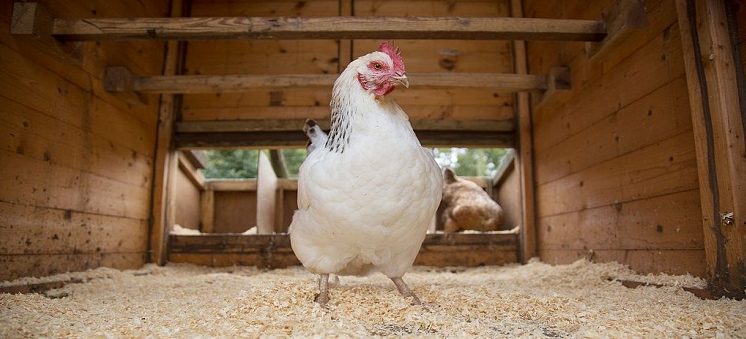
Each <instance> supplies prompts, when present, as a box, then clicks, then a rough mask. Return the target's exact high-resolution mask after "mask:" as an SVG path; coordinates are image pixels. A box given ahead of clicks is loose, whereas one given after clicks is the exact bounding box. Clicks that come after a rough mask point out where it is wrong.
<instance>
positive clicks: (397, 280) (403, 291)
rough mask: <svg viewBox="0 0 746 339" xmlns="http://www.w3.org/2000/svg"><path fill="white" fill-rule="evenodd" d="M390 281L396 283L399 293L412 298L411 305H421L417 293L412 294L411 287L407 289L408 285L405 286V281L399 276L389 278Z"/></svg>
mask: <svg viewBox="0 0 746 339" xmlns="http://www.w3.org/2000/svg"><path fill="white" fill-rule="evenodd" d="M391 281H393V282H394V285H396V289H397V290H399V293H401V295H403V296H404V297H405V298H410V297H411V298H412V305H422V302H421V301H420V298H417V295H416V294H414V292H412V290H411V289H409V286H407V283H405V282H404V280H402V278H401V277H399V278H391Z"/></svg>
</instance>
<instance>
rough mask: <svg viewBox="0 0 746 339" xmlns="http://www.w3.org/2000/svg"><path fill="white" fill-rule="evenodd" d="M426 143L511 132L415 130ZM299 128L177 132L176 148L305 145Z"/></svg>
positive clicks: (504, 136)
mask: <svg viewBox="0 0 746 339" xmlns="http://www.w3.org/2000/svg"><path fill="white" fill-rule="evenodd" d="M415 133H416V134H417V137H418V138H419V140H420V143H422V145H423V146H426V147H513V146H514V134H513V133H512V132H493V131H467V132H460V131H415ZM307 142H308V138H307V137H306V135H305V134H303V132H302V131H300V130H298V131H284V132H218V133H177V134H176V136H175V143H176V147H177V148H235V147H245V148H258V149H261V148H278V147H280V148H281V147H294V148H300V147H305V146H306V144H307Z"/></svg>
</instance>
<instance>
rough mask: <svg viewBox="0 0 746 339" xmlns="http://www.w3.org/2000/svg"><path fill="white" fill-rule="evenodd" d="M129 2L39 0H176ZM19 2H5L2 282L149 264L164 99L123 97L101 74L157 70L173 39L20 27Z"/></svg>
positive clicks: (1, 35) (0, 112)
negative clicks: (81, 38)
mask: <svg viewBox="0 0 746 339" xmlns="http://www.w3.org/2000/svg"><path fill="white" fill-rule="evenodd" d="M126 3H127V2H126V1H98V0H95V1H88V2H59V1H40V2H39V4H40V5H43V6H44V7H46V8H47V9H48V13H53V14H56V15H62V16H67V17H70V16H72V17H76V16H77V17H81V16H90V15H92V12H94V13H97V14H98V15H103V16H108V15H114V13H120V15H133V16H138V15H140V16H162V15H164V12H165V11H166V10H167V4H166V2H165V1H149V2H147V3H137V4H132V3H129V4H126ZM12 7H13V2H12V1H5V2H1V3H0V54H1V55H2V57H0V93H2V94H0V130H1V131H2V133H0V135H1V136H0V145H2V146H0V149H1V151H0V158H1V159H0V162H2V164H3V166H2V168H3V173H0V176H2V179H0V180H2V181H3V183H2V186H3V187H4V188H5V189H4V190H3V192H5V193H4V194H3V196H2V197H1V198H0V209H2V212H0V215H2V217H0V232H2V233H3V235H0V249H2V252H1V254H0V267H3V269H2V270H0V271H1V272H0V280H5V279H14V278H18V277H21V276H28V275H34V276H40V275H47V274H54V273H60V272H66V271H72V270H85V269H89V268H95V267H98V266H101V265H107V266H110V267H116V268H134V267H137V266H139V265H142V264H143V263H144V262H145V261H146V252H147V249H148V244H147V238H148V236H147V233H148V221H147V219H148V217H149V213H150V212H149V193H148V192H149V190H150V185H151V183H152V170H153V142H154V135H155V133H154V131H155V130H154V126H155V124H156V121H155V120H156V119H155V111H156V109H157V102H154V101H153V100H152V97H149V96H144V100H143V101H141V102H138V103H132V102H129V101H126V100H123V99H122V98H120V97H118V96H115V95H112V94H110V93H108V92H106V91H105V90H104V88H103V83H102V81H101V79H102V76H103V70H104V68H105V66H106V65H107V64H117V65H122V66H127V67H128V68H129V69H133V70H135V71H136V72H138V73H146V74H152V73H154V72H158V71H159V70H160V67H161V56H162V54H161V53H162V44H160V43H157V42H126V43H115V44H104V45H97V44H82V45H81V44H64V45H63V44H60V43H58V42H56V41H54V40H53V39H52V40H50V39H47V38H45V37H44V36H39V35H38V33H39V31H37V32H36V34H37V36H17V35H12V34H10V29H11V15H13V10H12ZM37 19H38V16H37ZM31 33H32V35H33V34H34V32H31ZM146 50H147V51H148V53H143V51H146Z"/></svg>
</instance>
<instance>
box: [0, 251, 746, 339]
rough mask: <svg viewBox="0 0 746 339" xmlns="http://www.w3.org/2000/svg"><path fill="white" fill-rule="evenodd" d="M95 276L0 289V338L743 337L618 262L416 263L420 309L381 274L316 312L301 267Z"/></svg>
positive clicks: (411, 278) (722, 310) (700, 303)
mask: <svg viewBox="0 0 746 339" xmlns="http://www.w3.org/2000/svg"><path fill="white" fill-rule="evenodd" d="M99 270H103V271H106V272H107V274H104V275H100V276H97V277H96V278H95V279H91V280H89V281H88V282H87V283H81V284H69V285H67V286H65V287H64V288H62V289H60V290H61V291H62V292H65V293H66V295H67V297H64V298H61V299H49V298H45V297H44V296H43V295H39V294H24V295H20V294H18V295H10V294H0V337H4V338H5V337H9V338H14V337H37V336H51V337H59V336H75V337H92V336H107V337H111V336H114V337H145V336H152V337H216V336H219V337H237V336H241V337H254V336H257V335H263V336H297V337H307V336H312V335H316V336H335V337H336V336H352V337H369V336H404V337H414V336H429V337H464V336H469V337H471V336H480V337H646V338H650V337H742V338H746V301H735V300H728V299H722V300H717V301H713V300H700V299H698V298H696V297H695V296H693V295H692V294H690V293H688V292H684V291H683V290H682V289H681V288H680V287H677V286H665V287H662V288H655V287H640V288H637V289H628V288H625V287H623V286H622V285H621V284H620V283H619V282H616V281H608V280H607V278H609V277H616V276H617V275H624V276H625V279H633V280H638V281H639V280H641V279H642V278H645V279H651V280H654V281H651V282H655V283H658V284H663V285H678V286H683V285H686V284H690V283H692V282H696V283H697V284H699V283H701V281H697V279H696V278H693V277H677V276H644V277H643V276H638V275H634V273H632V272H631V271H629V270H628V269H627V268H625V267H624V266H621V265H619V264H592V263H589V262H587V261H578V262H575V263H573V264H570V265H560V266H550V265H547V264H544V263H541V262H538V261H532V262H530V263H529V264H527V265H523V266H518V265H512V266H506V267H481V268H474V269H463V268H446V269H444V268H426V267H418V268H415V269H414V271H413V272H410V273H408V274H407V275H406V276H405V279H406V280H407V281H408V282H409V285H410V286H411V287H413V289H414V290H415V292H417V294H418V295H419V296H420V298H421V299H422V300H423V301H424V302H426V305H425V306H410V305H409V304H408V302H407V300H405V299H404V298H402V297H401V296H400V295H399V294H398V293H397V292H396V290H395V288H394V287H393V285H392V284H391V282H390V281H389V280H388V279H386V278H385V277H383V276H381V275H373V276H371V277H366V278H357V277H354V278H353V277H342V278H341V286H339V287H336V288H334V289H332V290H331V298H332V299H331V302H330V303H329V307H328V308H327V309H324V308H321V307H319V306H318V305H316V304H315V303H313V302H312V301H311V300H312V298H313V296H314V294H315V293H316V287H317V284H316V277H315V276H314V275H311V274H309V273H307V272H306V271H305V270H303V269H302V268H289V269H281V270H272V271H262V270H257V269H255V268H250V267H232V268H206V267H198V266H191V265H169V266H167V267H156V266H152V265H148V266H146V267H145V268H144V269H143V270H139V271H124V272H120V271H115V272H111V271H114V270H109V269H97V270H93V271H91V272H96V271H99ZM143 271H146V272H149V274H147V275H142V274H141V275H135V272H143ZM82 274H90V272H85V273H82ZM73 275H74V274H73Z"/></svg>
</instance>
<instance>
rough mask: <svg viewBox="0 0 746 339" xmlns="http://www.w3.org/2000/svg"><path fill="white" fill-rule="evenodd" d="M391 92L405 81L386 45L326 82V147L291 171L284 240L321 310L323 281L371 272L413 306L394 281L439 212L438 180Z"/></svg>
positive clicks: (400, 66) (434, 167) (408, 265)
mask: <svg viewBox="0 0 746 339" xmlns="http://www.w3.org/2000/svg"><path fill="white" fill-rule="evenodd" d="M399 85H403V86H405V87H409V82H408V79H407V77H406V71H405V68H404V62H403V60H402V58H401V55H400V53H399V50H398V49H396V48H395V47H394V46H393V45H392V44H391V43H388V42H386V43H383V44H381V45H380V47H379V49H378V51H375V52H372V53H370V54H367V55H364V56H362V57H360V58H358V59H357V60H355V61H353V62H351V63H350V64H349V65H348V66H347V68H346V69H345V70H344V72H342V74H341V75H340V76H339V78H338V79H337V80H336V81H335V83H334V89H333V93H332V101H331V112H332V113H331V131H330V133H329V137H328V140H327V142H326V144H324V145H323V147H320V148H318V149H316V150H315V151H313V152H311V153H310V154H309V155H308V157H307V158H306V160H305V162H304V163H303V165H302V166H301V168H300V172H299V175H298V210H297V211H296V212H295V214H294V215H293V221H292V223H291V225H290V231H289V232H290V241H291V246H292V248H293V251H294V252H295V255H296V256H297V257H298V259H300V261H301V262H302V263H303V265H304V266H305V267H306V268H307V269H308V270H309V271H311V272H313V273H317V274H319V275H320V279H319V294H318V295H317V297H316V299H315V300H316V302H318V303H320V304H322V305H324V304H326V303H327V302H328V301H329V292H328V280H329V274H338V275H367V274H370V273H372V272H380V273H383V274H384V275H386V276H387V277H389V278H390V279H391V280H392V281H393V282H394V284H395V285H396V287H397V289H398V290H399V292H400V293H401V294H402V295H403V296H405V297H411V298H412V302H413V303H414V304H419V303H420V300H419V299H418V298H417V296H416V295H415V294H414V292H412V290H411V289H410V288H409V287H408V286H407V284H406V283H404V281H403V280H402V276H403V275H404V274H405V273H406V272H407V271H408V270H409V269H410V268H411V267H412V264H413V263H414V259H415V257H416V256H417V253H418V252H419V249H420V246H421V245H422V241H423V240H424V239H425V234H426V232H427V228H428V225H429V223H430V221H431V219H432V217H433V215H434V214H435V210H436V208H437V207H438V203H439V202H440V199H441V195H442V176H441V174H440V169H439V167H438V165H437V163H436V162H435V160H434V159H433V156H432V154H431V153H430V152H429V151H428V150H427V149H424V148H422V146H421V145H420V142H419V140H417V137H416V136H415V134H414V131H413V130H412V126H411V124H410V123H409V117H408V116H407V114H406V113H405V112H404V111H403V110H402V109H401V107H399V105H398V104H397V103H396V102H395V101H394V100H393V99H391V98H390V97H388V96H387V94H389V93H391V91H393V90H394V88H395V86H399Z"/></svg>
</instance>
